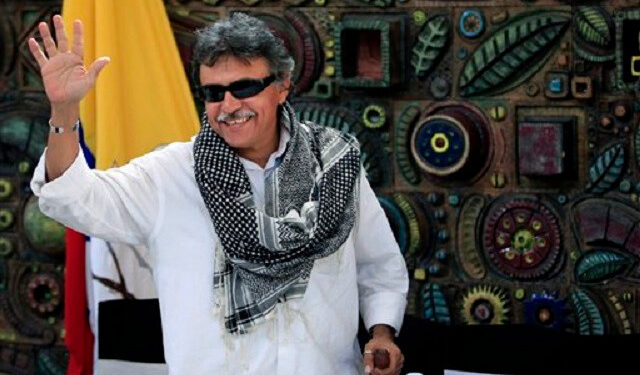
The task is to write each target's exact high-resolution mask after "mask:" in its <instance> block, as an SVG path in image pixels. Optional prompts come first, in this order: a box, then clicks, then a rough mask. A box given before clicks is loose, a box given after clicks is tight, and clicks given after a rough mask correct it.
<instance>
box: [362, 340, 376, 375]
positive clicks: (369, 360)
mask: <svg viewBox="0 0 640 375" xmlns="http://www.w3.org/2000/svg"><path fill="white" fill-rule="evenodd" d="M362 359H363V362H364V373H365V374H370V373H371V371H372V370H373V349H370V348H367V347H366V346H365V347H364V354H363V357H362Z"/></svg>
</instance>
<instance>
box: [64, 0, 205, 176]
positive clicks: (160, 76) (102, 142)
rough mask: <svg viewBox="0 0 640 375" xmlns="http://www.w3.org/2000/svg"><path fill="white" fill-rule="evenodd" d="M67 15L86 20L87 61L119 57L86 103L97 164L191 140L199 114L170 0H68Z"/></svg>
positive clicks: (68, 24) (83, 112)
mask: <svg viewBox="0 0 640 375" xmlns="http://www.w3.org/2000/svg"><path fill="white" fill-rule="evenodd" d="M63 19H64V23H65V29H66V30H67V32H68V35H69V36H70V37H71V34H72V32H71V30H73V21H74V20H75V19H79V20H81V21H82V23H83V26H84V61H85V64H86V65H87V66H88V65H90V64H91V63H92V62H93V61H94V60H95V59H96V58H98V57H101V56H108V57H110V58H111V63H109V65H108V66H107V67H106V68H105V69H104V70H103V71H102V73H101V74H100V76H99V78H98V80H97V83H96V86H95V88H94V89H93V90H92V91H91V92H89V94H88V95H87V97H86V98H85V99H84V100H83V101H82V103H81V105H80V119H81V120H82V123H83V127H84V130H85V140H86V142H87V145H88V146H89V148H90V149H91V151H92V152H93V154H94V156H95V158H96V167H97V168H99V169H106V168H109V167H112V166H116V165H123V164H125V163H126V162H128V161H129V160H130V159H132V158H134V157H137V156H140V155H142V154H145V153H147V152H149V151H152V150H153V149H154V148H156V147H157V146H159V145H162V144H166V143H169V142H173V141H184V140H187V139H189V138H190V137H191V136H192V135H194V134H195V133H196V132H197V130H198V128H199V123H198V116H197V113H196V109H195V105H194V102H193V98H192V96H191V92H190V91H189V84H188V81H187V77H186V75H185V73H184V69H183V66H182V63H181V61H180V56H179V54H178V48H177V46H176V42H175V39H174V37H173V33H172V31H171V27H170V24H169V19H168V17H167V13H166V11H165V8H164V4H163V3H162V0H135V1H122V0H64V3H63Z"/></svg>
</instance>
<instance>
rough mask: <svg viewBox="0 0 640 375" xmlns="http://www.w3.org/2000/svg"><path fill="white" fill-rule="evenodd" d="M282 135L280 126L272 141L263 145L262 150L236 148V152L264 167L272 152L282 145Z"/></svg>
mask: <svg viewBox="0 0 640 375" xmlns="http://www.w3.org/2000/svg"><path fill="white" fill-rule="evenodd" d="M280 136H281V131H280V127H278V128H277V134H276V136H275V137H274V139H273V140H272V141H271V142H270V145H269V147H263V148H262V150H260V149H259V148H250V149H244V150H236V152H237V153H238V156H240V157H241V158H244V159H247V160H250V161H252V162H254V163H256V164H257V165H259V166H260V168H263V169H264V167H265V166H266V165H267V162H268V161H269V157H271V154H273V153H274V152H276V151H277V150H278V147H279V146H280Z"/></svg>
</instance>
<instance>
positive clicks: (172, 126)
mask: <svg viewBox="0 0 640 375" xmlns="http://www.w3.org/2000/svg"><path fill="white" fill-rule="evenodd" d="M63 19H64V23H65V29H66V30H67V35H69V36H70V37H71V35H72V33H70V31H71V30H73V21H74V20H75V19H79V20H81V21H82V22H83V26H84V28H83V29H84V53H85V55H84V60H85V64H87V65H89V64H91V63H92V62H93V61H94V60H95V59H96V58H98V57H101V56H109V57H110V58H111V63H110V64H109V65H108V66H107V67H106V68H105V69H104V70H103V71H102V73H101V74H100V77H99V78H98V80H97V84H96V87H95V88H94V90H92V91H90V92H89V94H88V95H87V97H86V98H85V99H84V100H83V101H82V103H81V106H80V120H81V122H82V124H83V128H84V136H85V139H86V144H87V146H88V148H89V149H90V150H91V152H92V153H93V155H95V161H96V167H97V168H100V169H106V168H109V167H112V166H119V165H123V164H125V163H127V162H128V161H129V160H130V159H132V158H134V157H137V156H140V155H142V154H144V153H147V152H150V151H152V150H153V149H154V148H156V147H157V146H159V145H162V144H166V143H170V142H173V141H184V140H188V139H189V138H190V137H191V136H192V135H193V134H195V133H196V132H197V130H198V128H199V122H198V116H197V113H196V109H195V105H194V102H193V98H192V96H191V92H190V90H189V84H188V81H187V78H186V75H185V72H184V69H183V65H182V63H181V61H180V57H179V54H178V48H177V46H176V43H175V40H174V37H173V33H172V31H171V27H170V24H169V20H168V17H167V14H166V11H165V8H164V4H163V3H162V0H135V1H126V2H124V1H122V0H64V2H63ZM69 232H70V233H68V234H67V253H66V285H65V329H66V336H65V341H66V344H67V347H68V349H69V354H70V356H69V366H68V374H72V375H85V374H91V373H92V371H93V370H92V366H93V363H92V360H93V349H92V348H93V336H92V334H91V330H90V328H89V324H88V321H87V319H88V316H87V302H86V293H87V291H86V270H85V264H86V263H85V255H86V254H85V251H86V250H85V240H84V236H83V235H81V234H79V233H75V232H72V231H71V230H69Z"/></svg>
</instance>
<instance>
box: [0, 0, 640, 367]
mask: <svg viewBox="0 0 640 375" xmlns="http://www.w3.org/2000/svg"><path fill="white" fill-rule="evenodd" d="M489 3H490V2H479V3H478V4H475V3H474V4H473V5H470V2H457V1H451V2H449V3H447V6H443V5H442V2H429V1H422V0H407V1H396V2H394V1H391V0H388V1H387V0H371V1H368V0H335V1H333V0H314V1H311V0H283V1H279V2H278V1H275V2H274V1H271V2H266V1H264V0H263V1H259V0H242V1H237V0H166V1H165V4H166V8H167V12H168V14H169V16H170V19H171V22H172V27H173V29H174V32H175V36H176V41H177V43H178V48H179V50H180V53H181V57H182V59H183V62H184V66H185V69H188V67H189V63H190V60H191V47H192V44H193V41H194V38H193V35H192V34H191V32H192V31H193V30H194V29H196V28H199V27H201V26H203V25H204V24H206V23H209V22H212V21H215V20H216V19H219V18H221V17H223V16H225V15H227V14H229V13H231V12H234V11H244V12H249V13H252V14H254V15H256V16H258V17H260V18H262V19H263V20H264V21H265V22H266V23H267V24H268V25H269V26H270V27H271V28H272V29H273V30H274V31H275V32H276V33H277V34H278V35H279V36H280V37H282V38H283V40H284V41H285V44H286V46H287V47H288V48H290V49H291V52H292V55H293V57H294V59H295V60H296V69H295V71H294V77H293V78H294V81H295V85H296V87H295V90H294V93H293V95H292V97H291V101H292V103H293V105H294V107H295V109H296V111H297V113H298V115H299V116H300V117H301V118H302V119H303V120H308V121H315V122H318V123H321V124H324V125H327V126H331V127H334V128H337V129H340V130H342V131H344V132H349V133H352V134H354V135H356V137H357V138H358V139H359V140H360V142H361V146H362V163H363V165H364V167H365V169H366V172H367V175H368V177H369V179H370V181H371V183H372V185H373V186H374V188H375V190H376V192H377V193H378V198H379V201H380V203H381V205H382V207H383V209H384V210H385V212H386V214H387V216H388V218H389V221H390V223H391V226H392V229H393V231H394V233H395V235H396V238H397V240H398V243H399V245H400V249H401V251H402V253H403V254H404V257H405V259H406V262H407V266H408V268H409V271H410V276H411V286H410V295H409V305H408V310H407V312H408V313H409V314H412V315H415V316H418V317H422V318H423V319H426V320H429V321H433V322H437V323H440V324H451V325H462V324H528V325H533V326H540V327H546V328H549V329H555V330H562V331H566V332H573V333H576V334H582V335H600V334H634V333H640V321H639V319H640V308H639V307H638V303H637V300H638V298H639V295H638V290H640V288H639V285H640V262H639V261H640V169H639V168H640V127H639V126H638V111H639V110H640V102H638V100H637V96H638V94H639V93H640V84H639V83H638V82H640V81H639V77H640V41H639V40H640V39H639V35H640V8H629V7H628V6H629V5H631V4H629V3H628V2H625V1H614V2H601V3H600V5H585V6H578V5H575V6H572V5H570V4H569V2H562V1H554V0H540V1H537V2H534V3H531V2H527V3H526V4H525V3H523V2H522V1H520V0H509V1H504V2H501V3H500V5H497V6H496V5H492V4H489ZM525 5H526V6H525ZM59 6H60V3H59V2H57V1H35V0H34V1H20V2H19V1H17V0H14V1H5V2H3V3H2V5H0V146H1V151H0V372H11V373H24V374H26V373H34V372H35V373H42V374H58V373H62V372H63V371H64V363H65V359H64V355H65V353H64V350H63V349H62V346H61V345H62V337H63V335H64V333H63V332H62V331H61V328H62V322H61V319H62V316H61V312H62V302H61V301H62V298H63V296H62V295H61V293H62V290H63V288H62V285H63V276H64V270H63V269H62V264H63V256H64V254H63V251H62V247H61V245H60V244H61V242H60V241H61V237H60V233H61V231H60V228H59V227H58V226H57V225H56V224H55V223H52V222H48V221H47V220H46V219H44V218H43V217H41V216H40V215H39V212H38V210H37V206H36V205H35V204H34V203H35V202H34V201H33V198H32V195H31V193H30V191H29V187H28V181H29V178H30V175H31V173H32V168H33V165H34V163H35V162H36V160H37V159H36V158H37V157H38V156H39V153H40V152H41V150H42V147H43V146H44V137H45V135H46V133H45V131H46V120H47V118H48V109H47V104H46V102H45V99H44V96H43V94H42V92H41V85H40V83H39V82H38V75H37V69H36V65H35V64H34V62H33V61H32V60H31V58H30V57H29V55H28V53H27V50H26V47H25V40H26V38H27V37H29V36H31V35H36V36H37V33H36V31H35V29H34V26H35V25H36V24H37V22H39V21H40V20H46V19H49V18H50V16H51V15H52V14H53V13H54V12H57V11H58V10H59ZM634 6H635V5H634Z"/></svg>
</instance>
